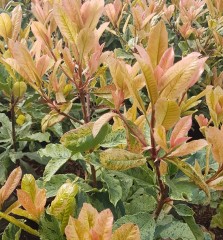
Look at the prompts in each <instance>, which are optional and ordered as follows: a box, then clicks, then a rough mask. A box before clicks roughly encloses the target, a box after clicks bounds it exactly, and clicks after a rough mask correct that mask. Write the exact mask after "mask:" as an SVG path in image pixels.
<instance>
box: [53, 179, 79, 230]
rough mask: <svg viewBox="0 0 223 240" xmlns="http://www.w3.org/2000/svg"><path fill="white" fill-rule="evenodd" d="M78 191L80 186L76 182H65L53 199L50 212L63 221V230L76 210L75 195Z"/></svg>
mask: <svg viewBox="0 0 223 240" xmlns="http://www.w3.org/2000/svg"><path fill="white" fill-rule="evenodd" d="M77 193H78V186H77V185H76V184H74V183H69V182H68V183H64V184H63V185H62V186H61V187H60V189H59V190H58V192H57V195H56V198H55V199H54V200H53V201H52V203H51V206H50V208H49V213H50V214H52V215H54V216H55V217H56V218H57V219H58V220H59V221H60V222H61V230H62V232H64V229H65V227H66V225H67V223H68V219H69V217H70V215H72V214H73V212H74V210H75V203H76V200H75V196H76V195H77Z"/></svg>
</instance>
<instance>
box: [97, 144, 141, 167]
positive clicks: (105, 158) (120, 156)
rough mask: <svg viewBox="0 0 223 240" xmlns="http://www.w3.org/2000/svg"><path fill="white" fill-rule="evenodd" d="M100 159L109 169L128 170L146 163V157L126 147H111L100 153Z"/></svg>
mask: <svg viewBox="0 0 223 240" xmlns="http://www.w3.org/2000/svg"><path fill="white" fill-rule="evenodd" d="M100 161H101V163H102V165H103V166H104V167H105V168H107V169H111V170H126V169H130V168H134V167H139V166H142V165H144V164H145V163H146V158H145V157H144V156H143V155H141V154H136V153H132V152H129V151H126V150H124V149H118V148H113V149H112V148H111V149H107V150H105V151H103V152H101V153H100Z"/></svg>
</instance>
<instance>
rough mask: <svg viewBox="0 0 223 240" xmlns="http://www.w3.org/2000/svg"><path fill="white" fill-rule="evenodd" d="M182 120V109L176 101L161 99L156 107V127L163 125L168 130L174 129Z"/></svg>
mask: <svg viewBox="0 0 223 240" xmlns="http://www.w3.org/2000/svg"><path fill="white" fill-rule="evenodd" d="M179 118H180V108H179V106H178V105H177V103H176V102H175V101H171V100H168V99H166V98H160V99H158V101H157V102H156V105H155V119H156V125H158V126H159V125H162V126H164V127H165V129H166V130H169V129H170V128H172V127H173V126H174V125H175V123H176V122H177V121H178V120H179Z"/></svg>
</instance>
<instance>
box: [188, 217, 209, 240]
mask: <svg viewBox="0 0 223 240" xmlns="http://www.w3.org/2000/svg"><path fill="white" fill-rule="evenodd" d="M183 219H184V221H185V222H186V223H187V225H188V226H189V228H190V230H191V231H192V233H193V234H194V237H195V238H196V240H203V239H206V238H205V237H204V233H203V231H202V230H201V228H200V227H199V226H198V225H197V223H196V222H195V219H194V217H193V216H184V217H183Z"/></svg>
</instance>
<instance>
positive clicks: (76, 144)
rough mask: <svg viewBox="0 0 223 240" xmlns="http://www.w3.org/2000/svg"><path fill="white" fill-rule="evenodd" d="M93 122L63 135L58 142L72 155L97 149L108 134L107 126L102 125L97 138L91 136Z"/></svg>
mask: <svg viewBox="0 0 223 240" xmlns="http://www.w3.org/2000/svg"><path fill="white" fill-rule="evenodd" d="M93 125H94V123H93V122H90V123H87V124H85V125H83V126H81V127H79V128H76V129H74V130H71V131H69V132H67V133H65V134H64V135H63V136H62V137H61V139H60V142H61V143H62V144H63V145H64V146H65V147H66V148H68V149H70V150H71V151H72V152H73V153H77V152H85V151H88V150H91V149H93V148H95V147H97V146H98V145H99V144H100V143H101V142H102V141H103V140H104V138H105V136H106V135H107V133H108V130H109V128H108V125H107V124H106V125H104V126H103V127H102V128H101V130H100V132H99V133H98V134H97V136H96V137H95V138H94V137H93V134H92V129H93Z"/></svg>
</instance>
